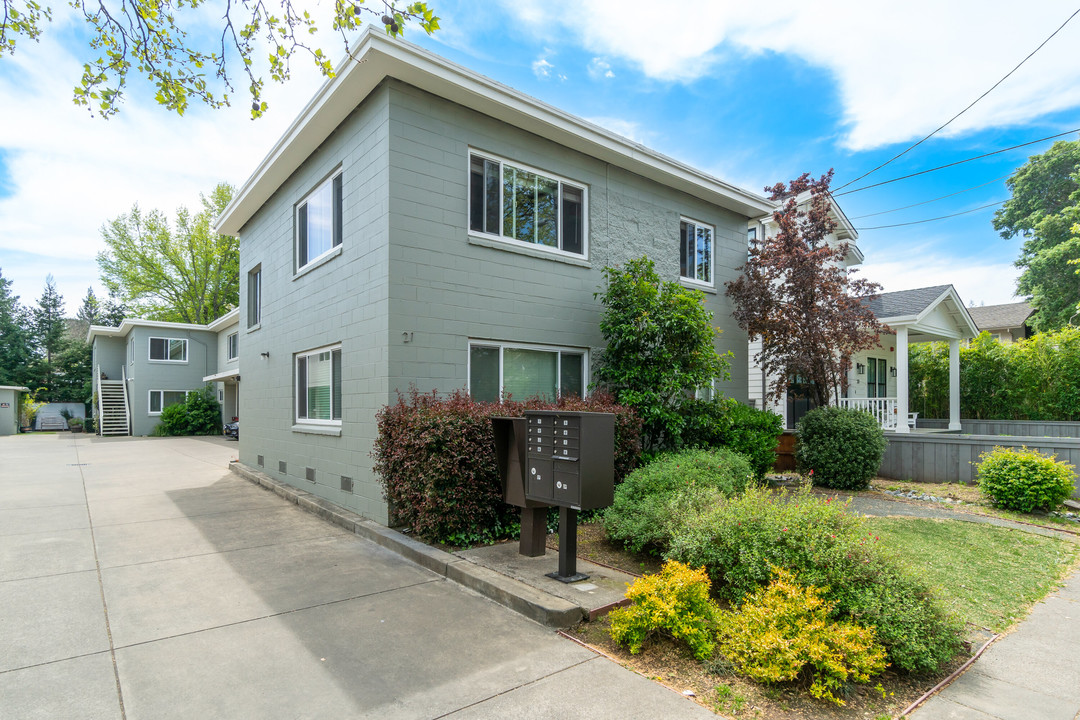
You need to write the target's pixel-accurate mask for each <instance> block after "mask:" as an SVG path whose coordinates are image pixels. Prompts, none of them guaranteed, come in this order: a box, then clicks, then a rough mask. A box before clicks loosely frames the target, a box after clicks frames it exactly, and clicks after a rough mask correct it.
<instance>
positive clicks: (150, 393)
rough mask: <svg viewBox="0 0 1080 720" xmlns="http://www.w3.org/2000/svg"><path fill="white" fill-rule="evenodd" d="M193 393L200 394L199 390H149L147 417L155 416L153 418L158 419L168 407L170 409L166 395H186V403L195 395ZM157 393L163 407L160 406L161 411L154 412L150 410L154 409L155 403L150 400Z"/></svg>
mask: <svg viewBox="0 0 1080 720" xmlns="http://www.w3.org/2000/svg"><path fill="white" fill-rule="evenodd" d="M193 392H198V391H197V390H147V391H146V414H147V415H153V416H155V417H157V416H158V415H160V414H161V410H164V409H165V408H166V407H168V406H167V405H165V393H184V400H185V401H186V400H187V399H188V397H190V396H191V393H193ZM155 393H157V394H158V395H160V396H161V406H160V407H161V410H158V411H157V412H154V411H153V410H151V409H150V408H151V407H153V403H152V402H151V400H150V398H152V397H153V396H154V394H155Z"/></svg>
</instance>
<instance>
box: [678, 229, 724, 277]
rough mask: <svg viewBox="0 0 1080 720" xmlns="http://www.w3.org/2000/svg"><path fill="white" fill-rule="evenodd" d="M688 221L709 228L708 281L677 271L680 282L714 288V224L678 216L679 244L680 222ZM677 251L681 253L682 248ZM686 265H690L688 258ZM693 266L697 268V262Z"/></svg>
mask: <svg viewBox="0 0 1080 720" xmlns="http://www.w3.org/2000/svg"><path fill="white" fill-rule="evenodd" d="M683 223H689V224H690V225H693V226H695V227H702V228H708V230H709V281H708V282H705V281H704V280H698V279H697V278H692V277H686V276H685V275H683V274H682V272H681V270H680V272H679V280H680V282H684V283H686V284H687V285H693V286H694V287H700V288H709V289H714V288H715V287H716V226H715V225H710V224H709V223H706V222H701V221H700V220H695V219H693V218H690V217H686V216H685V215H681V216H679V228H678V233H677V235H676V237H678V238H679V244H680V245H681V244H682V224H683ZM679 252H680V253H682V248H681V247H680V248H679ZM686 260H687V267H690V258H687V259H686ZM693 267H694V268H695V272H696V268H697V263H694V265H693Z"/></svg>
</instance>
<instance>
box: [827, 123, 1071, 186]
mask: <svg viewBox="0 0 1080 720" xmlns="http://www.w3.org/2000/svg"><path fill="white" fill-rule="evenodd" d="M1075 132H1080V128H1076V129H1075V130H1069V131H1067V132H1063V133H1058V134H1057V135H1050V136H1049V137H1044V138H1039V139H1038V140H1032V141H1031V142H1026V143H1020V144H1019V145H1013V146H1011V147H1007V148H1002V149H1000V150H994V151H993V152H988V153H983V154H982V155H976V156H975V157H969V158H965V159H964V160H957V161H956V162H951V163H948V164H947V165H938V166H937V167H933V168H930V169H929V170H920V171H919V172H916V173H911V174H910V175H901V176H900V177H895V178H893V179H891V180H882V181H881V182H879V183H874V184H873V185H863V186H862V187H858V188H855V189H854V190H845V191H844V192H836V193H830V195H832V196H833V197H840V196H841V195H850V194H851V193H857V192H862V191H863V190H869V189H870V188H876V187H880V186H882V185H888V184H889V183H894V182H897V181H898V180H907V179H908V178H913V177H917V176H919V175H925V174H926V173H932V172H936V171H938V170H944V169H945V168H951V167H954V166H956V165H963V164H964V163H968V162H971V161H972V160H981V159H982V158H987V157H990V156H991V155H1000V154H1001V153H1003V152H1008V151H1009V150H1016V149H1017V148H1022V147H1027V146H1028V145H1034V144H1036V143H1041V142H1045V141H1047V140H1053V139H1054V138H1059V137H1064V136H1065V135H1072V134H1073V133H1075Z"/></svg>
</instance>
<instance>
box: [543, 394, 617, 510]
mask: <svg viewBox="0 0 1080 720" xmlns="http://www.w3.org/2000/svg"><path fill="white" fill-rule="evenodd" d="M525 419H526V426H527V428H528V429H527V439H528V442H527V452H526V454H527V456H528V466H529V467H528V471H527V479H526V497H527V498H528V499H529V500H531V501H535V502H543V503H548V504H551V505H558V506H561V507H565V508H570V509H573V510H591V509H594V508H601V507H607V506H608V505H610V504H611V502H612V499H613V497H614V487H615V482H614V481H615V456H614V455H615V416H614V415H612V414H610V413H591V412H561V411H557V410H555V411H553V410H532V411H526V413H525Z"/></svg>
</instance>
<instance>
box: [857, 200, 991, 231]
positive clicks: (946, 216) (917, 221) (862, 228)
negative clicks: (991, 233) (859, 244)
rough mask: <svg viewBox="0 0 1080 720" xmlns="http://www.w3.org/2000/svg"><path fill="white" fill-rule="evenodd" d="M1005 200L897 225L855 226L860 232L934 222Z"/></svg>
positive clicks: (976, 210) (975, 210)
mask: <svg viewBox="0 0 1080 720" xmlns="http://www.w3.org/2000/svg"><path fill="white" fill-rule="evenodd" d="M1005 202H1006V201H1005V200H999V201H997V202H995V203H990V204H989V205H983V206H981V207H977V208H972V209H971V210H964V211H963V212H958V213H953V214H951V215H942V216H941V217H936V218H927V219H926V220H915V221H912V222H906V223H896V224H895V225H878V226H876V227H861V228H855V229H856V230H858V231H859V232H862V231H863V230H884V229H885V228H895V227H904V226H906V225H922V224H923V223H928V222H934V221H936V220H947V219H948V218H952V217H957V216H958V215H968V214H970V213H973V212H978V211H980V210H985V209H986V208H992V207H995V206H997V205H1004V204H1005Z"/></svg>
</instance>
